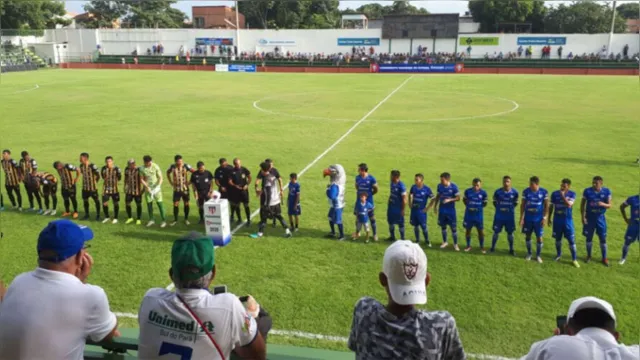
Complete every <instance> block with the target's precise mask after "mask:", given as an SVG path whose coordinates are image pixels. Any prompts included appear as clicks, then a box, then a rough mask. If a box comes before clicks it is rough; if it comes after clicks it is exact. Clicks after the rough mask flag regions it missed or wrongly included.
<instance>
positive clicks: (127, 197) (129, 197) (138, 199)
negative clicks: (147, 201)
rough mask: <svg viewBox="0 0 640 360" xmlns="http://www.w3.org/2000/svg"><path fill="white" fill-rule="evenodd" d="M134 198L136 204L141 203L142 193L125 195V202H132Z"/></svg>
mask: <svg viewBox="0 0 640 360" xmlns="http://www.w3.org/2000/svg"><path fill="white" fill-rule="evenodd" d="M134 200H135V201H136V204H140V203H141V202H142V195H133V194H126V195H125V196H124V202H126V203H127V204H131V202H132V201H134Z"/></svg>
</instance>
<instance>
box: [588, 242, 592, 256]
mask: <svg viewBox="0 0 640 360" xmlns="http://www.w3.org/2000/svg"><path fill="white" fill-rule="evenodd" d="M591 249H593V241H589V239H587V257H591Z"/></svg>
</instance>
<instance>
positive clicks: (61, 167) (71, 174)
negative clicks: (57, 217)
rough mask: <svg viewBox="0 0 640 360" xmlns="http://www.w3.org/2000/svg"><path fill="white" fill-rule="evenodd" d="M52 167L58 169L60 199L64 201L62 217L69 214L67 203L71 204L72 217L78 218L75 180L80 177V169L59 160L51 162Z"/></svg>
mask: <svg viewBox="0 0 640 360" xmlns="http://www.w3.org/2000/svg"><path fill="white" fill-rule="evenodd" d="M53 168H54V169H56V171H58V176H60V192H61V193H62V200H63V201H64V213H62V216H63V217H67V216H69V215H72V214H71V208H70V207H69V203H70V202H71V204H72V205H73V218H74V219H77V218H78V200H77V199H76V182H78V178H79V177H80V171H79V170H78V168H76V167H75V166H73V165H72V164H63V163H61V162H60V161H56V162H54V163H53Z"/></svg>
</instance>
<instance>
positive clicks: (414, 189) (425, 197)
mask: <svg viewBox="0 0 640 360" xmlns="http://www.w3.org/2000/svg"><path fill="white" fill-rule="evenodd" d="M433 196H434V195H433V192H432V191H431V189H430V188H429V187H428V186H426V185H425V184H424V175H422V174H416V177H415V185H413V186H411V190H409V206H410V207H411V217H410V219H409V223H410V224H411V225H412V226H413V232H414V234H415V235H416V243H420V229H422V235H424V242H425V244H427V246H428V247H431V242H430V241H429V233H428V232H427V212H428V211H429V207H427V203H428V202H429V200H430V199H433Z"/></svg>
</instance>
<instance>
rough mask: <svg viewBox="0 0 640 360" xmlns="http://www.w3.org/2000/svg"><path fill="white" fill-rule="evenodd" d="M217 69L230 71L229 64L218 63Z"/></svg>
mask: <svg viewBox="0 0 640 360" xmlns="http://www.w3.org/2000/svg"><path fill="white" fill-rule="evenodd" d="M216 71H219V72H228V71H229V65H227V64H216Z"/></svg>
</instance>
